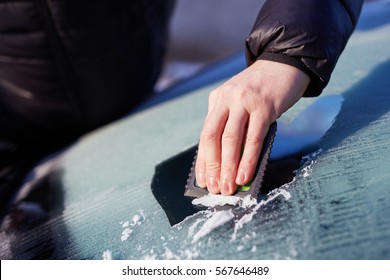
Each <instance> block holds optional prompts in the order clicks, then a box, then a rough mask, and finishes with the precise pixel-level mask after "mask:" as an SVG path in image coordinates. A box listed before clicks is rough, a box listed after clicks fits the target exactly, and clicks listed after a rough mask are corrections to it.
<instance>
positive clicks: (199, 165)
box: [195, 143, 207, 188]
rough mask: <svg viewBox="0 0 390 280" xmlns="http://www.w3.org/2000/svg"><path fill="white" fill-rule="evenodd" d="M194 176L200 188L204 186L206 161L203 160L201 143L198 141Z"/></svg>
mask: <svg viewBox="0 0 390 280" xmlns="http://www.w3.org/2000/svg"><path fill="white" fill-rule="evenodd" d="M195 176H196V182H197V183H198V186H199V187H201V188H206V184H207V183H206V162H205V160H204V156H203V149H202V145H201V143H199V146H198V154H197V156H196V165H195Z"/></svg>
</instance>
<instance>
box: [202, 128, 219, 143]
mask: <svg viewBox="0 0 390 280" xmlns="http://www.w3.org/2000/svg"><path fill="white" fill-rule="evenodd" d="M200 139H201V141H202V142H204V143H206V144H207V143H210V142H215V141H217V139H218V134H217V132H216V131H215V130H213V129H209V128H207V127H205V128H203V131H202V134H201V136H200Z"/></svg>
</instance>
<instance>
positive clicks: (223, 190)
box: [221, 179, 230, 194]
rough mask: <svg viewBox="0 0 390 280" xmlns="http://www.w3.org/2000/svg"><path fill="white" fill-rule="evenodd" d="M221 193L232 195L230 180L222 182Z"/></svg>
mask: <svg viewBox="0 0 390 280" xmlns="http://www.w3.org/2000/svg"><path fill="white" fill-rule="evenodd" d="M221 193H222V194H230V184H229V182H228V180H226V179H224V180H222V184H221Z"/></svg>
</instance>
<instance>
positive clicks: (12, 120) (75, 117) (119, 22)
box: [0, 0, 173, 145]
mask: <svg viewBox="0 0 390 280" xmlns="http://www.w3.org/2000/svg"><path fill="white" fill-rule="evenodd" d="M172 6H173V0H136V1H133V0H100V1H97V0H30V1H26V0H0V139H1V138H3V139H6V140H9V141H13V142H17V143H22V144H29V143H32V144H33V145H35V144H36V143H39V144H42V143H44V145H50V144H55V145H61V144H64V143H66V142H68V141H71V140H72V139H74V138H75V137H77V136H79V135H81V134H83V133H85V132H86V131H89V130H91V129H94V128H96V127H98V126H101V125H103V124H105V123H107V122H110V121H112V120H114V119H116V118H117V117H119V116H121V115H123V114H125V113H126V112H128V111H129V109H130V108H131V107H132V106H134V105H135V104H137V103H138V102H140V101H141V100H143V99H145V98H146V97H147V96H148V95H149V94H151V93H152V90H153V87H154V84H155V81H156V79H157V77H158V75H159V72H160V67H161V63H162V59H163V54H164V49H165V39H166V38H165V37H166V33H167V32H166V31H167V27H168V20H169V16H170V13H171V10H172ZM34 141H35V143H34ZM23 142H26V143H23Z"/></svg>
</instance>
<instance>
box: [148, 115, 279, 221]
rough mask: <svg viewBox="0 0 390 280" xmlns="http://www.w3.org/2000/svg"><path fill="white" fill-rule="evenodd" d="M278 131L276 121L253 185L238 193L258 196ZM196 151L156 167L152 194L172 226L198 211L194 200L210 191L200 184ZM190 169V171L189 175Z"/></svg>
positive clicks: (266, 142)
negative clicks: (196, 174) (193, 202)
mask: <svg viewBox="0 0 390 280" xmlns="http://www.w3.org/2000/svg"><path fill="white" fill-rule="evenodd" d="M275 133H276V122H275V123H273V124H272V125H271V126H270V128H269V130H268V133H267V136H266V137H265V139H264V143H263V147H262V150H261V153H260V157H259V161H258V164H257V167H256V172H255V175H254V178H253V179H252V181H251V182H250V183H249V184H247V185H245V186H239V187H238V189H237V191H236V192H235V193H234V194H233V195H234V196H239V197H244V196H247V195H250V196H251V197H252V198H255V199H257V197H258V195H259V193H260V191H261V187H262V182H263V177H264V173H265V169H266V166H267V162H268V158H269V155H270V153H271V148H272V144H273V141H274V137H275ZM196 152H197V145H196V146H193V147H191V148H189V149H187V150H185V151H183V152H181V153H179V154H177V155H175V156H174V157H172V158H170V159H168V160H166V161H164V162H161V163H160V164H158V165H157V166H156V168H155V174H154V177H153V180H152V184H151V189H152V193H153V195H154V197H155V198H156V200H157V201H158V203H159V204H160V206H161V207H162V208H163V210H164V212H165V214H166V216H167V218H168V220H169V222H170V224H171V225H172V226H173V225H175V224H177V223H180V222H181V221H183V220H184V219H185V218H186V217H188V216H190V215H192V214H195V213H196V212H198V211H199V210H200V209H199V207H196V206H194V205H193V204H192V200H193V199H194V198H197V197H202V196H204V195H207V194H208V191H207V189H202V188H200V187H198V186H197V184H196V179H195V172H194V164H195V160H196ZM189 170H190V174H189V175H188V171H189ZM186 183H187V184H186ZM184 187H185V189H184V194H183V188H184Z"/></svg>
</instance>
